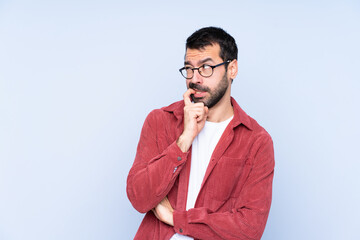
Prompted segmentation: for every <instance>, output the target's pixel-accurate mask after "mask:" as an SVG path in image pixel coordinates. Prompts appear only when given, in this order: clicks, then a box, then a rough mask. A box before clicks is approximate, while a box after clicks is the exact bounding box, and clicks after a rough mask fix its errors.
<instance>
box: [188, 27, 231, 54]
mask: <svg viewBox="0 0 360 240" xmlns="http://www.w3.org/2000/svg"><path fill="white" fill-rule="evenodd" d="M216 43H217V44H219V46H220V57H221V58H222V59H223V60H224V61H227V60H234V59H237V55H238V49H237V46H236V42H235V39H234V38H233V37H232V36H230V35H229V34H228V33H227V32H225V31H224V30H223V29H221V28H218V27H205V28H201V29H199V30H197V31H196V32H194V33H193V34H191V36H190V37H188V39H187V40H186V49H188V48H189V49H203V48H205V47H207V46H209V45H214V44H216Z"/></svg>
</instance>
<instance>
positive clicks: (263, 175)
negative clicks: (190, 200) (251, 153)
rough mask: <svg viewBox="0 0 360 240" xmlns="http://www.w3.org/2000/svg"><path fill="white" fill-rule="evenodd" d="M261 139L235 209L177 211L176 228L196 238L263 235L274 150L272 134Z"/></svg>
mask: <svg viewBox="0 0 360 240" xmlns="http://www.w3.org/2000/svg"><path fill="white" fill-rule="evenodd" d="M267 136H268V137H266V139H264V138H263V140H261V144H260V146H259V147H257V150H256V154H255V157H254V158H253V160H254V161H253V163H252V169H251V171H250V173H249V175H248V178H247V180H246V182H245V183H244V186H243V188H242V190H241V193H240V195H239V197H238V198H236V199H235V200H234V202H235V203H234V204H233V205H232V209H231V210H230V211H227V212H212V211H211V210H210V209H208V208H204V207H199V208H192V209H189V210H188V211H177V210H175V211H174V230H175V231H176V232H177V233H179V234H183V235H188V236H191V237H193V238H195V239H214V240H216V239H260V238H261V236H262V234H263V231H264V229H265V225H266V221H267V217H268V214H269V210H270V205H271V196H272V180H273V175H274V150H273V143H272V140H271V138H270V136H269V135H267Z"/></svg>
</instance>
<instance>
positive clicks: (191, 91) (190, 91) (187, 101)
mask: <svg viewBox="0 0 360 240" xmlns="http://www.w3.org/2000/svg"><path fill="white" fill-rule="evenodd" d="M194 93H195V90H194V89H191V88H189V89H188V90H187V91H186V92H185V93H184V95H183V97H184V103H185V106H188V105H190V104H191V98H190V95H191V94H194Z"/></svg>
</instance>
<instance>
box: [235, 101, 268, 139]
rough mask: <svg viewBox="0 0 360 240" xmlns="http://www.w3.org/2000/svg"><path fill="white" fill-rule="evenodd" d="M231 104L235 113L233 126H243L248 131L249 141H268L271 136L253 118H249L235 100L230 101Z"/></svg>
mask: <svg viewBox="0 0 360 240" xmlns="http://www.w3.org/2000/svg"><path fill="white" fill-rule="evenodd" d="M232 104H233V107H234V113H235V119H236V120H235V122H234V124H235V126H238V124H240V125H243V126H245V127H246V129H247V130H248V131H247V133H248V134H249V137H250V136H251V139H253V140H254V141H259V140H260V141H270V142H272V140H271V136H270V134H269V133H268V132H267V131H266V130H265V128H263V127H262V126H261V125H260V124H259V123H258V122H257V121H256V120H255V119H254V118H252V117H251V116H249V115H248V114H247V113H246V112H245V111H244V110H243V109H242V108H241V107H240V106H239V105H238V103H237V102H236V101H235V99H232Z"/></svg>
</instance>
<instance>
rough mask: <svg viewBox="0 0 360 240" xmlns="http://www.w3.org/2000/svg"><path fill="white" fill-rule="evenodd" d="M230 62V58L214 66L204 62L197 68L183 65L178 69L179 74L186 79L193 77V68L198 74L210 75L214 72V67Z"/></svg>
mask: <svg viewBox="0 0 360 240" xmlns="http://www.w3.org/2000/svg"><path fill="white" fill-rule="evenodd" d="M230 62H231V60H227V61H225V62H222V63H219V64H217V65H215V66H211V65H208V64H204V65H202V66H201V67H198V68H192V67H183V68H180V69H179V71H180V73H181V75H182V76H183V77H184V78H186V79H191V78H193V77H194V71H195V70H198V71H199V74H200V75H201V76H203V77H211V75H213V73H214V68H216V67H219V66H221V65H224V64H228V63H230Z"/></svg>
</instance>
